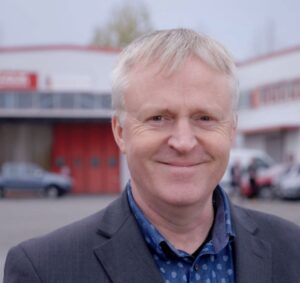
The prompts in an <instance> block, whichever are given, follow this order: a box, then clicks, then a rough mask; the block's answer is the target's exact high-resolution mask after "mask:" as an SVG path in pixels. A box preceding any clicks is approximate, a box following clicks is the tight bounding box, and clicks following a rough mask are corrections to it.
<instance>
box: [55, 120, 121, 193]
mask: <svg viewBox="0 0 300 283" xmlns="http://www.w3.org/2000/svg"><path fill="white" fill-rule="evenodd" d="M53 133H54V136H53V147H52V149H53V150H52V167H53V170H54V171H70V174H71V176H72V177H73V179H74V187H73V192H76V193H115V192H119V190H120V183H119V179H120V174H119V150H118V148H117V146H116V144H115V142H114V139H113V135H112V132H111V126H110V123H102V124H101V123H97V124H96V123H58V124H56V125H54V127H53Z"/></svg>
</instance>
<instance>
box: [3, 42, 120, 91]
mask: <svg viewBox="0 0 300 283" xmlns="http://www.w3.org/2000/svg"><path fill="white" fill-rule="evenodd" d="M117 55H118V53H117V52H104V51H103V52H101V51H93V50H89V49H83V50H80V49H79V50H78V49H76V48H74V49H72V48H69V49H64V48H62V49H51V48H49V49H45V50H39V49H37V50H35V49H33V50H28V51H23V52H13V51H12V52H10V51H9V52H0V70H17V71H18V70H20V71H23V70H24V71H34V72H37V73H38V77H39V81H38V84H39V85H38V88H39V90H41V91H43V90H53V87H51V86H49V80H50V82H51V80H53V86H54V90H62V91H64V90H73V91H97V92H109V91H110V89H111V86H110V73H111V70H112V68H113V65H114V64H115V61H116V58H117ZM55 80H56V81H57V83H56V84H55ZM55 86H56V88H58V89H55ZM59 86H61V88H60V87H59ZM59 88H60V89H59Z"/></svg>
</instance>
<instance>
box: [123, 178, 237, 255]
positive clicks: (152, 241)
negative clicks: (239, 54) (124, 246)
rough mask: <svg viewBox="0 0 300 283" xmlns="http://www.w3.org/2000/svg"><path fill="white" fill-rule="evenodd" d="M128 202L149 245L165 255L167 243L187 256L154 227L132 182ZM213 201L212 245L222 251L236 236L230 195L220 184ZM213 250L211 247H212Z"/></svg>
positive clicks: (214, 249)
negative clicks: (140, 205) (137, 196)
mask: <svg viewBox="0 0 300 283" xmlns="http://www.w3.org/2000/svg"><path fill="white" fill-rule="evenodd" d="M126 191H127V197H128V203H129V206H130V208H131V211H132V212H133V214H134V216H135V218H136V220H137V223H138V226H139V228H140V229H141V231H142V234H143V236H144V239H145V241H146V242H147V244H148V246H149V247H150V248H151V249H152V250H153V251H154V252H155V253H156V254H158V255H160V256H164V250H163V247H164V246H165V245H166V244H167V246H168V247H169V249H170V251H171V252H172V253H175V254H177V255H178V256H186V255H187V254H186V253H185V252H183V251H178V250H177V249H176V248H175V247H174V246H173V245H172V244H171V243H169V242H168V241H167V240H166V239H165V238H164V237H163V235H161V233H160V232H159V231H158V230H157V229H156V228H155V227H154V225H153V224H152V223H151V222H150V221H149V220H148V219H147V218H146V216H145V215H144V213H143V212H142V210H141V209H140V208H139V206H138V205H137V203H136V202H135V200H134V198H133V195H132V192H131V185H130V182H128V183H127V185H126ZM213 202H214V208H215V218H214V223H213V227H212V230H211V239H210V241H209V242H210V245H211V244H212V250H213V251H214V253H218V252H220V251H221V250H222V249H223V248H224V247H225V246H226V245H227V244H228V243H229V241H231V240H232V239H233V237H235V233H234V231H233V226H232V221H231V219H232V217H231V212H230V205H229V200H228V196H227V195H226V194H225V192H224V191H223V189H222V188H221V187H220V186H217V187H216V189H215V191H214V194H213ZM210 250H211V249H210Z"/></svg>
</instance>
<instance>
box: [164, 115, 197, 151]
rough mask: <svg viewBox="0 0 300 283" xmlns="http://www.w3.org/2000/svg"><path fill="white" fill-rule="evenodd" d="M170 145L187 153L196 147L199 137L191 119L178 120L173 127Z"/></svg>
mask: <svg viewBox="0 0 300 283" xmlns="http://www.w3.org/2000/svg"><path fill="white" fill-rule="evenodd" d="M168 145H169V146H170V147H171V148H173V149H174V150H176V151H178V152H180V153H187V152H189V151H191V150H192V149H193V148H195V146H196V145H197V138H196V136H195V133H194V131H193V129H192V127H191V125H190V123H189V121H187V120H181V121H177V123H176V124H175V125H174V128H173V129H172V133H171V136H170V138H169V140H168Z"/></svg>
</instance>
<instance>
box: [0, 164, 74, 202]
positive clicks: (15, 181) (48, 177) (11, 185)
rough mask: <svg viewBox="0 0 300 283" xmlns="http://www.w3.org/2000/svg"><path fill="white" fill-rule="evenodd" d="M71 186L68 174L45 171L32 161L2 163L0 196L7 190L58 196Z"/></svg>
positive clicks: (67, 190)
mask: <svg viewBox="0 0 300 283" xmlns="http://www.w3.org/2000/svg"><path fill="white" fill-rule="evenodd" d="M71 187H72V180H71V179H70V177H69V176H65V175H62V174H55V173H51V172H47V171H45V170H44V169H42V168H41V167H39V166H37V165H35V164H32V163H25V162H22V163H19V162H8V163H4V164H3V166H2V168H1V174H0V196H1V197H4V196H5V193H6V192H8V191H23V192H24V191H33V192H38V193H43V194H44V195H46V196H48V197H59V196H62V195H64V194H65V193H68V192H69V191H70V190H71Z"/></svg>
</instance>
